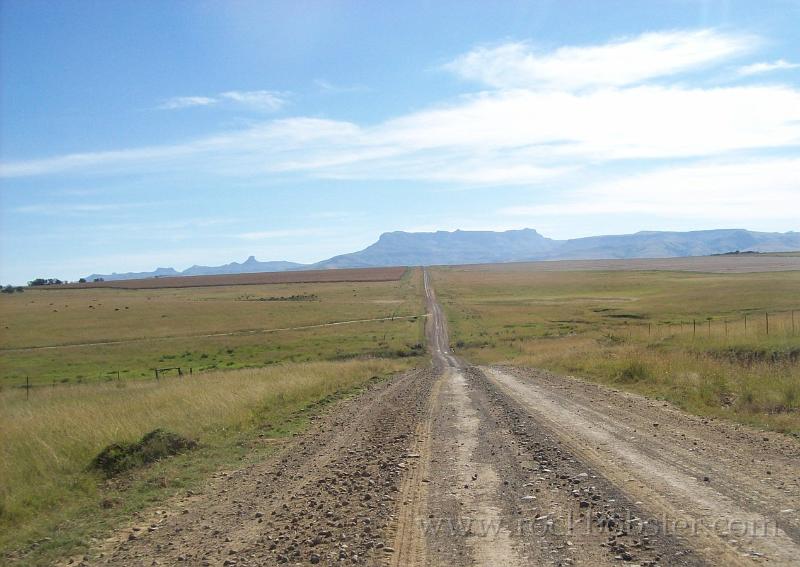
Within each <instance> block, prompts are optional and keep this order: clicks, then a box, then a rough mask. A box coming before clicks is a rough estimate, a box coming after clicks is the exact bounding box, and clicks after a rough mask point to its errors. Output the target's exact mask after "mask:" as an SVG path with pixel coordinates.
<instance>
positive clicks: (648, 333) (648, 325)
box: [647, 323, 650, 337]
mask: <svg viewBox="0 0 800 567" xmlns="http://www.w3.org/2000/svg"><path fill="white" fill-rule="evenodd" d="M647 336H648V337H649V336H650V323H648V324H647Z"/></svg>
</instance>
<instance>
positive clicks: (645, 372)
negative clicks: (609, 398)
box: [617, 360, 650, 382]
mask: <svg viewBox="0 0 800 567" xmlns="http://www.w3.org/2000/svg"><path fill="white" fill-rule="evenodd" d="M617 377H618V378H619V379H620V380H621V381H622V382H639V381H640V380H646V379H647V378H649V377H650V369H649V368H647V365H646V364H645V363H643V362H641V361H639V360H633V361H631V362H629V363H628V364H627V365H626V366H625V367H624V368H622V370H620V372H619V374H618V375H617Z"/></svg>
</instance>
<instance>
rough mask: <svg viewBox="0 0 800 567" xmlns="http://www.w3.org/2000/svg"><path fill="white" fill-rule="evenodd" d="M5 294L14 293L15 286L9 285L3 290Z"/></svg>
mask: <svg viewBox="0 0 800 567" xmlns="http://www.w3.org/2000/svg"><path fill="white" fill-rule="evenodd" d="M0 291H2V292H3V293H14V286H11V285H7V286H5V287H4V288H3V289H2V290H0Z"/></svg>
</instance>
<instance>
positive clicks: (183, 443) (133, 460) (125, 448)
mask: <svg viewBox="0 0 800 567" xmlns="http://www.w3.org/2000/svg"><path fill="white" fill-rule="evenodd" d="M195 447H197V442H196V441H193V440H192V439H187V438H185V437H181V436H180V435H176V434H175V433H170V432H169V431H164V430H163V429H154V430H153V431H151V432H150V433H148V434H146V435H145V436H144V437H142V438H141V440H139V441H137V442H136V443H113V444H111V445H109V446H107V447H106V448H105V449H103V450H102V451H101V452H100V454H99V455H97V456H96V457H95V458H94V459H93V460H92V463H91V465H90V467H89V468H91V469H94V470H97V471H100V472H102V473H103V474H105V476H106V477H108V478H111V477H113V476H116V475H118V474H119V473H122V472H125V471H127V470H130V469H135V468H139V467H143V466H145V465H147V464H150V463H152V462H155V461H157V460H159V459H163V458H164V457H169V456H171V455H177V454H178V453H181V452H183V451H186V450H188V449H194V448H195Z"/></svg>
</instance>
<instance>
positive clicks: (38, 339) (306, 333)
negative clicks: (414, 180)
mask: <svg viewBox="0 0 800 567" xmlns="http://www.w3.org/2000/svg"><path fill="white" fill-rule="evenodd" d="M421 281H422V280H421V271H420V270H408V271H407V274H406V275H405V276H404V277H403V278H402V279H401V280H399V281H393V282H360V283H354V282H344V283H315V284H270V285H258V286H246V293H248V294H251V295H252V296H254V297H270V298H272V297H279V298H280V297H289V298H291V297H311V296H313V297H315V298H316V299H315V300H314V301H242V300H241V297H242V293H243V291H242V290H243V289H245V287H243V286H229V287H212V288H186V289H156V290H119V289H65V290H46V291H43V290H30V291H28V292H26V293H24V294H10V295H7V294H3V297H0V315H1V316H2V317H1V318H2V320H3V325H2V327H0V388H3V387H19V386H21V385H23V384H25V380H26V378H29V379H30V381H31V383H32V384H35V385H47V386H50V387H52V386H53V385H54V384H55V385H58V384H60V383H62V382H64V383H75V382H77V381H78V379H79V377H80V379H81V381H83V382H87V381H94V380H109V379H110V378H111V376H113V378H116V372H117V371H120V376H121V378H138V379H141V378H151V377H153V376H154V372H153V369H154V368H156V367H161V366H181V367H182V368H183V369H184V370H188V369H189V368H192V369H193V370H194V371H196V370H198V369H203V370H208V369H214V368H220V367H225V368H252V367H260V366H264V365H266V364H277V363H280V362H286V361H296V360H341V359H342V358H344V357H346V356H352V357H368V356H370V357H395V356H398V355H400V354H402V355H415V354H416V352H414V351H413V349H412V348H410V347H411V346H413V345H415V344H417V343H420V342H422V341H423V338H424V333H423V332H422V331H421V326H420V325H419V322H420V321H419V320H412V319H395V320H387V321H370V322H363V323H352V324H349V325H337V326H332V327H316V328H307V329H298V330H284V331H279V332H269V333H261V332H253V331H258V330H263V329H287V328H291V327H302V326H309V325H319V324H324V323H330V322H336V321H349V320H360V319H378V318H383V317H388V318H391V317H392V316H393V315H394V316H399V317H407V316H413V315H421V314H423V313H424V305H423V299H422V297H423V296H422V288H421ZM51 304H52V305H51ZM54 307H58V312H57V313H53V311H52V310H53V308H54ZM125 307H128V308H129V309H125ZM117 309H119V310H118V311H117ZM226 333H231V334H226ZM207 335H214V336H207ZM115 341H123V342H115ZM80 343H83V344H86V343H90V344H88V345H86V346H67V345H77V344H80ZM95 343H96V344H95ZM36 346H39V347H41V346H46V347H54V348H45V349H31V347H36ZM15 349H28V350H15Z"/></svg>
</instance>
